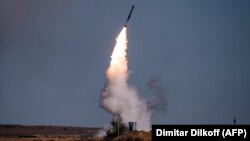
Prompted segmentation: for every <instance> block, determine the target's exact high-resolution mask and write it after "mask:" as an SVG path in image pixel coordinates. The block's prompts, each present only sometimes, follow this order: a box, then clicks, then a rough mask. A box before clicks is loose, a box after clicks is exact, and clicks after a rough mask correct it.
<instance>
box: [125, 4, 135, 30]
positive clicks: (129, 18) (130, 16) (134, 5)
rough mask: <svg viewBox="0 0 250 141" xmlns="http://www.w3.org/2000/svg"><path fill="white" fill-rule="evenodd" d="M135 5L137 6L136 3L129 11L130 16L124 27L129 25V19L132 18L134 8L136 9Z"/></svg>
mask: <svg viewBox="0 0 250 141" xmlns="http://www.w3.org/2000/svg"><path fill="white" fill-rule="evenodd" d="M134 7H135V5H133V6H132V8H131V10H130V12H129V15H128V18H127V20H126V22H125V25H124V27H127V26H128V21H129V19H130V17H131V14H132V12H133V10H134Z"/></svg>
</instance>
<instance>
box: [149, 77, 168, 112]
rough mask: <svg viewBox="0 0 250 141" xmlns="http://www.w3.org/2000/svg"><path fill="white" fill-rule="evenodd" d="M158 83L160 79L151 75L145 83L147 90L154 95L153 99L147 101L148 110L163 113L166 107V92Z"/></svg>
mask: <svg viewBox="0 0 250 141" xmlns="http://www.w3.org/2000/svg"><path fill="white" fill-rule="evenodd" d="M160 81H161V79H160V77H158V76H155V75H152V76H151V77H150V78H149V81H148V82H147V87H148V89H149V90H151V91H152V92H153V93H154V97H153V98H152V99H151V100H150V101H147V105H148V109H149V110H151V111H152V112H165V111H166V107H167V105H168V102H167V98H166V91H165V89H164V87H163V86H162V85H161V84H160Z"/></svg>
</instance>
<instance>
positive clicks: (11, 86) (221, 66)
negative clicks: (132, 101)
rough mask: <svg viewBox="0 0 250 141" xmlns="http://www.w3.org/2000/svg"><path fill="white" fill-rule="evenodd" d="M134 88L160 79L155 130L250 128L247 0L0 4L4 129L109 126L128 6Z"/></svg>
mask: <svg viewBox="0 0 250 141" xmlns="http://www.w3.org/2000/svg"><path fill="white" fill-rule="evenodd" d="M133 4H135V9H134V12H133V15H132V17H131V19H130V22H129V27H128V32H127V33H128V46H129V47H128V60H129V68H130V70H131V71H132V74H131V76H130V78H131V79H130V84H131V85H133V86H134V87H137V90H138V91H139V92H140V95H141V96H142V97H145V98H150V97H152V93H151V92H150V91H149V90H148V88H147V86H146V83H147V81H148V79H149V78H150V76H152V75H155V76H158V77H160V78H161V85H162V86H163V87H164V88H165V91H166V96H167V98H168V107H167V111H166V112H165V113H158V114H155V115H154V116H153V117H152V123H158V124H232V123H233V118H234V116H236V118H237V122H238V123H239V124H250V55H249V53H250V1H249V0H37V1H33V0H0V124H29V125H32V124H39V125H42V124H53V125H72V126H92V127H102V126H103V125H105V124H107V123H108V122H109V121H110V120H111V118H112V116H111V115H109V114H108V113H106V112H105V111H104V110H103V109H101V108H100V107H99V102H98V101H99V97H100V92H101V89H102V88H103V86H104V82H105V79H106V78H105V70H106V68H107V67H108V63H109V61H110V55H111V52H112V49H113V47H114V45H115V38H116V36H117V35H118V33H119V32H120V31H121V29H122V27H123V25H124V22H125V20H126V18H127V16H128V13H129V11H130V8H131V6H132V5H133Z"/></svg>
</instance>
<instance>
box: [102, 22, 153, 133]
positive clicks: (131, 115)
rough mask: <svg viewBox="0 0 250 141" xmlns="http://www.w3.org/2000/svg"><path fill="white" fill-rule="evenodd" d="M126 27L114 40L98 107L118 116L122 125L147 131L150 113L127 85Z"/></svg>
mask: <svg viewBox="0 0 250 141" xmlns="http://www.w3.org/2000/svg"><path fill="white" fill-rule="evenodd" d="M127 42H128V41H127V35H126V27H124V28H123V29H122V31H121V33H120V34H119V35H118V37H117V39H116V45H115V48H114V50H113V53H112V55H111V62H110V66H109V68H108V69H107V71H106V76H107V82H106V85H105V87H104V89H103V91H102V94H101V97H100V105H101V107H102V108H104V109H105V110H106V111H107V112H109V113H111V114H113V115H118V114H119V115H120V116H121V117H122V119H123V121H122V122H123V123H124V124H125V125H128V122H130V121H135V122H137V129H138V130H144V131H149V130H150V126H151V124H150V117H151V112H150V110H148V108H147V107H148V106H147V104H146V101H145V100H144V99H142V98H141V97H139V95H138V93H137V91H136V89H135V88H134V87H132V86H130V85H128V82H127V81H128V79H129V70H128V61H127V57H126V56H127V52H126V50H127Z"/></svg>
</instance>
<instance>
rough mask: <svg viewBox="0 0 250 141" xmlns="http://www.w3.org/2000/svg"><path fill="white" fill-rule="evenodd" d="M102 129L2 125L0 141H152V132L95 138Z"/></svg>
mask: <svg viewBox="0 0 250 141" xmlns="http://www.w3.org/2000/svg"><path fill="white" fill-rule="evenodd" d="M100 129H101V128H83V127H71V126H23V125H0V141H118V140H119V141H151V132H143V131H133V132H128V133H126V134H124V135H122V136H120V137H119V139H118V138H114V139H107V138H101V137H95V136H96V134H97V132H98V130H100Z"/></svg>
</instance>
